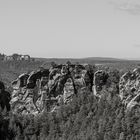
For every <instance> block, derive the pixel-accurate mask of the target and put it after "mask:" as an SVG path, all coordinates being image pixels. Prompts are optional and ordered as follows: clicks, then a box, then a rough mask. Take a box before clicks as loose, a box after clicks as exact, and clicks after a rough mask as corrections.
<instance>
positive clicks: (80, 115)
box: [0, 92, 140, 140]
mask: <svg viewBox="0 0 140 140" xmlns="http://www.w3.org/2000/svg"><path fill="white" fill-rule="evenodd" d="M5 116H7V114H6V115H5V113H0V140H5V139H7V140H140V117H139V116H140V111H139V110H138V109H137V110H132V111H131V112H127V113H126V112H125V108H124V107H123V106H122V104H121V101H120V99H119V97H118V96H116V95H115V96H113V97H111V96H110V95H109V94H108V93H107V94H105V96H104V97H102V99H101V100H100V101H99V100H98V99H97V98H96V97H95V96H94V95H92V94H91V93H87V92H82V93H80V94H79V95H78V97H74V99H73V101H72V102H71V103H70V104H69V105H61V108H60V109H59V110H58V111H57V112H55V113H47V112H44V113H43V114H40V115H38V116H36V117H34V116H32V115H28V116H22V115H19V114H17V115H13V114H12V113H10V114H9V117H5Z"/></svg>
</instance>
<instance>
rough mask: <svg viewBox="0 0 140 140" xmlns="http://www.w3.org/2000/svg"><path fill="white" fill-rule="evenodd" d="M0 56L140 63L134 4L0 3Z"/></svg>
mask: <svg viewBox="0 0 140 140" xmlns="http://www.w3.org/2000/svg"><path fill="white" fill-rule="evenodd" d="M0 52H1V53H5V54H7V55H11V54H13V53H19V54H29V55H31V56H33V57H46V58H52V57H55V58H64V57H67V58H69V57H71V58H82V57H114V58H132V59H135V58H140V1H139V0H0Z"/></svg>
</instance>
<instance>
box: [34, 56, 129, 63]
mask: <svg viewBox="0 0 140 140" xmlns="http://www.w3.org/2000/svg"><path fill="white" fill-rule="evenodd" d="M35 60H37V61H43V62H46V63H50V62H52V61H54V62H56V63H66V62H67V61H68V60H69V61H71V62H72V63H76V62H79V63H89V64H96V63H118V62H131V60H126V59H117V58H109V57H87V58H35Z"/></svg>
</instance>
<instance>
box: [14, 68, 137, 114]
mask: <svg viewBox="0 0 140 140" xmlns="http://www.w3.org/2000/svg"><path fill="white" fill-rule="evenodd" d="M85 73H86V71H85V70H84V71H83V70H82V71H81V73H79V75H78V78H77V77H75V78H74V79H73V80H74V85H75V87H74V85H73V81H72V79H70V78H68V79H67V81H66V83H65V84H64V85H63V86H62V85H59V78H58V81H57V82H58V85H59V86H62V87H63V91H62V92H61V93H63V94H62V95H58V96H57V97H53V96H52V95H51V98H49V99H47V94H48V93H49V91H48V90H49V89H50V88H51V86H50V87H49V84H46V85H44V86H43V87H40V83H38V84H37V86H36V87H35V88H34V89H32V90H29V89H28V90H27V89H25V88H23V87H18V88H17V87H16V89H14V91H13V94H12V100H11V106H12V108H13V110H14V111H15V112H22V113H23V114H26V113H27V114H28V113H32V114H36V113H39V112H41V111H43V110H44V106H46V105H47V106H48V105H51V106H52V107H53V108H59V104H61V103H62V102H63V104H67V103H69V102H70V101H71V100H72V98H73V95H74V88H76V90H77V91H78V94H79V93H80V92H81V90H88V89H89V87H88V86H87V85H86V82H87V83H88V81H90V78H88V77H85V76H87V75H86V74H85ZM60 77H61V76H60ZM93 77H94V78H93V82H92V83H93V88H92V90H93V91H92V93H91V94H94V95H95V96H97V97H98V98H99V99H101V98H102V97H106V98H107V100H108V101H111V100H112V99H113V96H118V97H119V98H120V99H121V100H122V104H123V105H124V106H126V109H127V110H131V109H132V108H133V107H137V106H139V101H140V68H137V69H134V70H133V71H132V72H127V73H125V74H124V75H122V76H121V77H120V72H119V71H117V70H113V71H109V70H107V71H105V70H98V71H96V72H93ZM85 79H89V80H87V81H86V82H85ZM38 82H39V81H38ZM55 82H56V81H53V83H54V84H55ZM57 82H56V83H57ZM48 83H50V82H49V81H48ZM17 84H18V82H17ZM89 85H90V84H89ZM54 86H55V85H54ZM13 88H15V87H13ZM56 89H57V88H56ZM54 92H57V90H56V91H54ZM27 95H28V96H27ZM34 101H35V102H34ZM50 102H51V103H50ZM52 110H54V109H52Z"/></svg>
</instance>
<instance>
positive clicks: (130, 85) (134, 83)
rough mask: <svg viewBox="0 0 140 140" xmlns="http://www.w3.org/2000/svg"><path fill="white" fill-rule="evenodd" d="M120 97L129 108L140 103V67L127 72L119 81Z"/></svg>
mask: <svg viewBox="0 0 140 140" xmlns="http://www.w3.org/2000/svg"><path fill="white" fill-rule="evenodd" d="M119 89H120V97H121V100H122V102H123V103H124V104H125V105H126V106H127V109H129V110H130V109H132V108H133V107H136V106H138V105H139V101H140V99H139V98H140V68H136V69H134V70H133V71H132V72H127V73H125V74H124V75H123V76H122V77H121V79H120V83H119Z"/></svg>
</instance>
